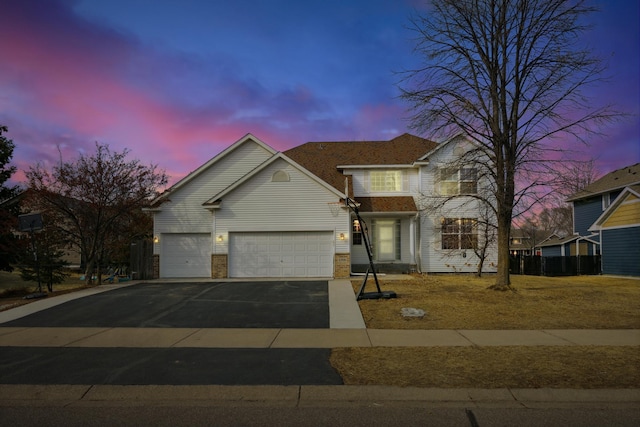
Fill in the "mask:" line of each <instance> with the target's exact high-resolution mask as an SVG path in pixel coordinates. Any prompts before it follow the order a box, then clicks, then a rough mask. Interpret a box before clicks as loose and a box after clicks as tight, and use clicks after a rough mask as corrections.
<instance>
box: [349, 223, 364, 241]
mask: <svg viewBox="0 0 640 427" xmlns="http://www.w3.org/2000/svg"><path fill="white" fill-rule="evenodd" d="M351 243H352V244H354V245H362V226H361V225H360V221H358V220H357V219H354V220H353V228H352V230H351Z"/></svg>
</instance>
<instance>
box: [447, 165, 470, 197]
mask: <svg viewBox="0 0 640 427" xmlns="http://www.w3.org/2000/svg"><path fill="white" fill-rule="evenodd" d="M477 192H478V170H477V169H476V168H442V169H440V194H441V195H443V196H457V195H464V194H476V193H477Z"/></svg>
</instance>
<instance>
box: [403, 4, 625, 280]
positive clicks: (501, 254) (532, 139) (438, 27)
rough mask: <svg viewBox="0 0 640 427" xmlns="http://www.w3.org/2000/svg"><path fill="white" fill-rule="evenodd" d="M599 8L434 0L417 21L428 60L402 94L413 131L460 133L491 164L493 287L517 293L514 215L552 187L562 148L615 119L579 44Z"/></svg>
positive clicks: (410, 75)
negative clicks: (513, 287)
mask: <svg viewBox="0 0 640 427" xmlns="http://www.w3.org/2000/svg"><path fill="white" fill-rule="evenodd" d="M593 11H594V8H592V7H590V6H588V5H587V4H586V3H585V2H584V1H582V0H432V1H431V2H430V8H429V10H428V11H426V12H425V13H424V14H423V15H422V16H420V15H418V16H416V17H415V18H413V19H412V21H411V23H412V27H413V29H414V30H415V31H416V33H417V39H416V43H417V45H416V51H417V53H418V54H419V55H421V58H422V60H423V63H422V66H421V67H420V68H417V69H414V70H409V71H407V72H406V74H405V79H404V80H403V83H402V86H403V87H402V88H401V90H402V97H403V98H404V99H405V100H407V101H408V102H409V103H410V104H411V112H412V126H413V127H414V128H415V129H417V130H419V131H421V132H422V133H427V132H434V133H443V134H445V135H451V134H453V133H457V132H460V131H462V132H464V133H465V134H467V135H468V136H469V137H470V138H471V139H472V140H473V141H475V143H476V144H477V149H478V150H479V151H480V152H481V154H482V155H483V156H484V157H486V159H487V170H488V171H489V173H490V175H491V176H490V178H491V179H492V181H493V182H494V185H495V190H496V191H495V200H496V202H495V206H496V213H497V215H496V223H497V228H498V273H497V276H496V282H495V285H494V286H493V287H492V288H494V289H502V290H503V289H506V288H509V287H510V276H509V235H510V228H511V222H512V219H513V215H514V208H516V207H517V206H518V203H520V202H525V201H528V197H531V196H532V195H533V197H534V198H536V199H537V198H538V196H537V195H536V192H535V191H534V190H535V189H536V188H537V187H538V186H543V185H546V184H548V176H549V173H550V171H549V168H550V167H551V166H552V164H553V161H554V160H555V161H558V160H560V159H561V158H562V157H563V155H564V154H565V153H566V151H565V148H564V147H563V146H562V144H559V141H561V140H562V138H567V139H571V140H572V141H582V142H587V141H586V138H585V135H588V133H589V132H591V131H593V128H591V125H594V124H599V123H600V122H602V121H606V120H610V119H612V118H614V117H617V113H615V112H613V111H612V110H611V108H610V107H608V106H603V107H593V105H592V104H591V103H589V102H588V99H587V98H586V97H585V94H584V88H585V87H587V86H588V85H590V84H591V83H593V82H596V81H598V80H600V79H601V77H600V76H601V72H602V71H603V66H602V63H601V62H600V61H599V60H598V59H597V58H594V57H592V55H591V52H590V51H589V50H588V49H586V48H583V47H582V46H580V42H581V39H580V36H581V34H582V33H583V32H584V31H585V30H586V29H587V27H586V25H585V23H584V22H585V21H584V19H585V17H586V16H588V14H590V13H591V12H593ZM543 160H545V161H543ZM521 210H524V209H521Z"/></svg>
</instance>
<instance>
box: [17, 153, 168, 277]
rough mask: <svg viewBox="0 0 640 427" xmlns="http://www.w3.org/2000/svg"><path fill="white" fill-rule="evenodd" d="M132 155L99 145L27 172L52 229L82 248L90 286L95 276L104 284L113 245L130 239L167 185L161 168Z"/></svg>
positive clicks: (30, 183) (86, 275)
mask: <svg viewBox="0 0 640 427" xmlns="http://www.w3.org/2000/svg"><path fill="white" fill-rule="evenodd" d="M128 154H129V150H124V151H121V152H115V151H111V149H110V148H109V146H108V145H101V144H98V143H96V151H95V153H93V154H91V155H80V156H79V158H78V159H76V160H75V161H68V162H65V161H62V160H61V161H60V163H59V164H58V165H55V166H53V167H51V168H47V167H46V166H45V165H44V164H41V163H38V164H36V165H34V166H32V167H30V168H29V170H28V171H27V173H26V176H27V179H28V183H29V188H30V189H31V190H32V191H33V193H34V195H35V196H36V197H37V199H38V203H39V204H40V206H41V207H42V210H43V212H44V213H46V215H47V217H48V218H49V222H50V224H51V226H53V227H55V228H56V231H57V232H59V233H60V234H61V235H62V236H64V238H65V239H67V240H68V241H70V242H73V243H74V244H75V245H76V246H77V247H79V248H80V251H81V253H82V256H83V259H84V261H85V277H87V280H88V282H89V283H91V282H92V281H93V277H94V273H96V277H97V278H98V283H99V282H100V281H101V273H102V272H101V269H102V267H103V266H104V263H105V262H106V261H107V260H106V259H105V257H106V256H107V255H108V254H109V253H110V250H111V249H112V248H113V245H114V242H117V241H118V240H121V238H126V237H127V236H128V233H129V232H130V224H131V223H132V221H133V220H134V219H135V217H136V216H137V215H140V211H141V209H142V207H144V206H145V205H146V204H147V203H148V201H149V200H150V199H151V198H153V197H154V196H156V195H157V194H158V191H159V189H160V188H161V187H163V186H164V185H165V184H166V183H167V176H166V175H165V173H164V172H162V171H159V170H158V168H157V166H155V165H149V166H146V165H143V164H142V163H141V162H140V161H139V160H128V159H127V156H128ZM129 237H131V238H135V237H136V236H129ZM130 241H131V240H130Z"/></svg>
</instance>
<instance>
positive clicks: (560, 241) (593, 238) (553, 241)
mask: <svg viewBox="0 0 640 427" xmlns="http://www.w3.org/2000/svg"><path fill="white" fill-rule="evenodd" d="M576 240H580V241H585V240H586V241H587V242H591V243H595V244H596V245H599V244H600V237H599V236H598V235H597V234H592V235H590V236H579V235H577V234H572V235H570V236H565V237H552V238H550V239H549V240H546V241H544V242H541V243H540V244H539V245H537V246H538V247H547V246H558V245H564V244H566V243H570V242H574V241H576Z"/></svg>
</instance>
